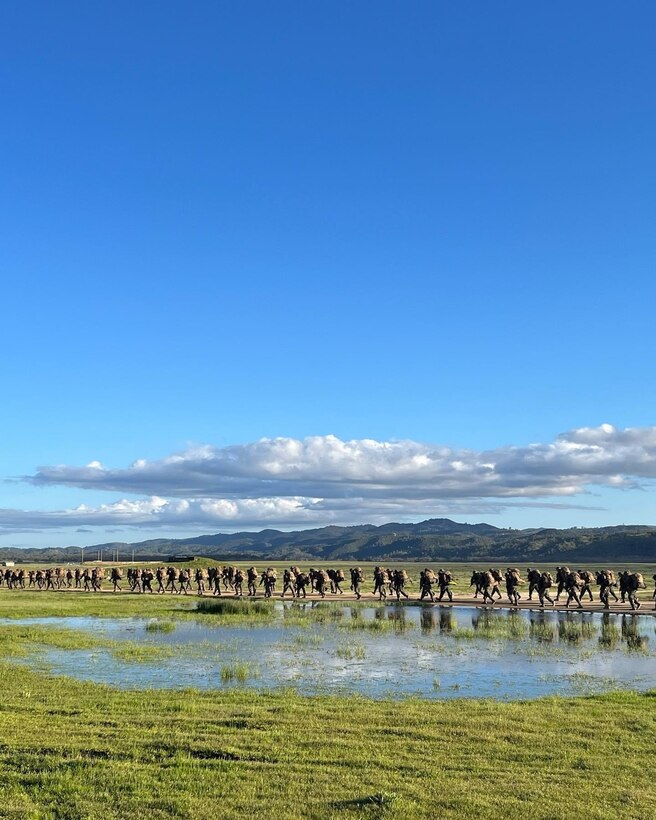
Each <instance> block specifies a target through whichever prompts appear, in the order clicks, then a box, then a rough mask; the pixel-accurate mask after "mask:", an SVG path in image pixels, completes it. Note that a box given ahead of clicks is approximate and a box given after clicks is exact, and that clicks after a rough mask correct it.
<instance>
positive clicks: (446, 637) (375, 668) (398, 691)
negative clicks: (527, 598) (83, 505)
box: [0, 603, 656, 700]
mask: <svg viewBox="0 0 656 820" xmlns="http://www.w3.org/2000/svg"><path fill="white" fill-rule="evenodd" d="M210 619H211V616H205V618H204V620H199V621H195V620H178V621H172V622H168V623H171V624H173V625H174V626H169V629H171V630H172V631H163V630H160V629H159V628H158V624H157V622H154V621H152V620H148V619H136V618H131V619H126V618H113V619H110V618H83V617H71V618H29V619H22V620H13V619H0V626H3V625H7V626H8V625H21V624H22V625H40V626H43V625H47V626H56V627H64V628H69V629H73V630H82V631H84V632H88V633H90V634H92V635H93V636H95V637H98V638H102V639H107V640H111V641H114V642H117V643H118V642H122V641H123V642H130V643H129V646H130V653H129V656H128V657H126V656H125V655H122V654H121V652H120V651H119V652H118V653H116V651H115V650H116V645H117V644H115V645H114V648H113V649H104V648H101V649H99V648H94V649H88V648H84V649H82V648H81V649H55V648H52V647H49V646H44V647H41V648H39V649H35V651H34V652H33V653H32V654H30V655H28V657H27V658H18V659H16V662H17V663H27V664H28V665H30V666H39V667H42V666H43V664H44V663H45V664H46V665H47V668H48V669H49V671H51V672H53V673H54V674H58V675H69V676H71V677H74V678H78V679H79V680H87V681H94V682H97V683H106V684H109V685H111V686H115V687H121V688H138V689H145V688H156V689H172V688H176V689H177V688H189V687H194V688H198V689H223V688H227V687H234V686H244V687H249V688H252V689H256V690H270V689H275V688H277V687H281V686H282V687H292V688H294V689H296V690H297V691H299V692H301V693H303V694H318V693H347V692H348V693H353V692H355V693H359V694H362V695H367V696H370V697H379V698H382V697H385V698H388V697H392V698H397V697H403V696H412V695H414V696H421V697H429V698H440V699H442V698H454V697H472V698H473V697H475V698H480V697H489V698H494V699H498V700H507V699H516V698H536V697H541V696H544V695H551V694H565V695H571V694H586V693H590V692H598V691H603V690H606V689H613V688H622V689H626V688H631V689H637V690H641V691H644V690H647V689H652V688H656V655H655V654H654V646H653V645H654V644H656V639H655V638H654V632H655V629H654V627H655V624H656V621H655V620H654V619H653V618H651V617H650V616H640V615H624V614H622V615H614V614H605V613H604V614H597V613H594V614H593V613H577V612H538V611H530V610H529V611H527V610H521V611H515V612H512V611H508V610H498V611H491V610H484V609H483V610H482V609H477V608H474V607H471V608H465V607H458V608H451V607H444V606H422V607H415V606H386V607H366V606H362V607H360V606H358V607H348V606H343V607H340V606H336V605H322V604H316V603H314V604H282V603H278V604H276V605H275V616H274V619H273V620H271V621H268V620H267V621H265V623H264V624H262V623H261V622H259V621H258V619H254V620H253V621H251V622H250V623H249V624H247V625H240V626H223V625H222V626H213V625H208V621H209V620H210ZM160 624H161V622H160ZM166 626H167V625H166V624H165V625H164V629H166ZM126 646H128V644H126ZM140 647H143V657H141V656H140ZM119 648H120V647H119ZM158 655H159V657H158Z"/></svg>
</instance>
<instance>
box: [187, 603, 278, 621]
mask: <svg viewBox="0 0 656 820" xmlns="http://www.w3.org/2000/svg"><path fill="white" fill-rule="evenodd" d="M196 611H197V612H200V613H201V614H204V615H218V616H222V617H224V618H230V619H251V618H255V619H258V620H270V619H272V618H273V617H274V615H275V610H274V607H273V604H272V603H270V602H268V601H249V600H245V599H243V598H202V599H201V600H199V601H198V603H197V605H196Z"/></svg>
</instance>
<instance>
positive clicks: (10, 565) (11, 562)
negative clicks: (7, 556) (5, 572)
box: [2, 561, 16, 567]
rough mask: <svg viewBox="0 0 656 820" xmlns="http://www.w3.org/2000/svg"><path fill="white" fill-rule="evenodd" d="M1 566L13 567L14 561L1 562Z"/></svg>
mask: <svg viewBox="0 0 656 820" xmlns="http://www.w3.org/2000/svg"><path fill="white" fill-rule="evenodd" d="M2 566H3V567H15V566H16V562H15V561H3V562H2Z"/></svg>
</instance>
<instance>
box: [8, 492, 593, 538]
mask: <svg viewBox="0 0 656 820" xmlns="http://www.w3.org/2000/svg"><path fill="white" fill-rule="evenodd" d="M509 506H530V507H551V508H554V507H555V508H566V509H581V507H579V506H578V505H575V504H561V503H543V502H537V501H529V502H513V501H509V502H495V501H485V500H467V501H464V502H459V501H449V502H444V503H441V502H436V501H434V500H433V499H425V500H418V501H405V500H400V501H399V500H391V499H390V500H385V499H383V500H378V501H368V502H363V500H362V499H359V498H354V499H321V498H301V497H290V498H257V499H255V498H247V499H238V500H235V499H217V498H191V499H184V500H182V499H169V500H166V499H163V498H159V497H151V498H143V499H138V500H130V499H121V500H119V501H116V502H113V503H111V504H101V505H100V506H98V507H89V506H87V505H86V504H80V505H79V506H78V507H75V508H73V509H65V510H53V511H43V510H16V509H0V533H4V534H5V535H6V534H9V533H17V532H28V531H29V532H38V531H42V530H46V529H51V530H52V529H54V530H59V529H67V528H70V527H74V528H76V530H75V531H76V532H91V531H92V530H91V529H89V528H90V527H104V528H109V529H106V532H118V531H119V530H120V529H121V528H126V527H129V528H137V529H156V528H166V529H168V530H174V529H183V530H193V529H201V530H203V531H208V529H209V530H216V529H221V530H223V531H234V530H236V529H244V528H253V527H267V526H270V527H282V528H283V529H290V528H303V527H312V526H326V525H328V524H344V525H346V524H353V523H370V524H382V523H387V522H390V521H409V520H418V519H421V518H427V517H430V516H436V515H468V514H478V515H494V514H496V513H499V512H500V511H501V510H503V509H505V508H507V507H509ZM583 509H598V508H594V507H593V508H590V507H584V508H583Z"/></svg>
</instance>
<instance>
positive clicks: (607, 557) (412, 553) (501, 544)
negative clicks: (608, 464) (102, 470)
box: [0, 518, 656, 564]
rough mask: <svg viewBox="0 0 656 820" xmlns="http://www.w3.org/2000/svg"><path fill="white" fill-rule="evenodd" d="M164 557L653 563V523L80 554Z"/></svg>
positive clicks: (297, 537) (377, 532)
mask: <svg viewBox="0 0 656 820" xmlns="http://www.w3.org/2000/svg"><path fill="white" fill-rule="evenodd" d="M116 550H118V553H119V560H121V561H126V560H128V559H131V558H132V553H133V551H134V557H135V559H138V560H156V561H165V560H166V559H167V558H170V557H171V556H174V555H175V556H179V557H183V556H184V557H191V556H205V557H208V558H213V559H215V560H217V561H230V560H238V559H243V560H251V559H252V560H260V561H261V560H284V561H298V562H301V561H303V562H308V561H312V560H316V561H318V560H323V561H335V562H347V561H388V562H392V561H423V562H426V563H428V562H431V563H435V562H441V563H448V562H449V561H454V562H460V561H485V562H487V561H499V562H505V561H513V562H520V563H527V562H528V563H529V564H531V563H538V562H545V563H546V562H550V563H559V562H563V563H573V562H595V561H596V562H611V563H614V564H617V563H618V562H629V561H634V562H656V527H648V526H638V525H636V526H619V527H599V528H579V527H575V528H573V529H563V530H559V529H527V530H514V529H500V528H499V527H494V526H492V525H491V524H458V523H457V522H455V521H451V520H450V519H448V518H432V519H429V520H428V521H421V522H420V523H418V524H395V523H391V524H383V525H382V526H379V527H376V526H373V525H369V524H363V525H360V526H353V527H321V528H320V529H313V530H299V531H297V532H281V531H279V530H262V531H261V532H237V533H230V534H226V533H217V534H215V535H200V536H198V537H196V538H156V539H153V540H150V541H139V542H137V543H133V544H128V543H124V542H110V543H106V544H96V545H94V546H90V547H85V558H86V559H87V560H94V559H95V558H96V555H97V554H98V553H99V552H100V551H102V557H103V559H104V560H106V561H110V560H112V558H113V556H114V553H115V551H116ZM6 560H16V561H25V562H29V561H47V562H52V563H65V562H79V560H80V548H79V547H63V548H57V547H46V548H43V549H36V548H35V549H31V548H25V549H18V548H3V549H0V561H6Z"/></svg>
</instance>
